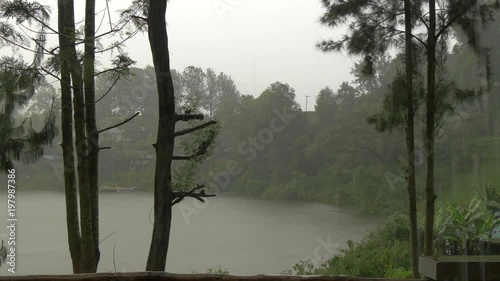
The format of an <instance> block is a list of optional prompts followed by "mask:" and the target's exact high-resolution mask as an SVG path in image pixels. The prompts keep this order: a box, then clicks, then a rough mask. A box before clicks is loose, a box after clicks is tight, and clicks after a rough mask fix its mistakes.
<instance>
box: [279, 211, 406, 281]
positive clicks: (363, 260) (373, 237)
mask: <svg viewBox="0 0 500 281" xmlns="http://www.w3.org/2000/svg"><path fill="white" fill-rule="evenodd" d="M406 221H407V219H406V217H404V216H394V217H391V218H390V219H389V220H388V221H387V222H385V223H384V224H382V225H380V226H379V227H378V228H377V229H376V230H374V231H372V232H370V233H369V234H368V236H367V237H365V238H364V239H363V240H362V241H361V242H360V243H354V242H352V241H348V248H347V249H341V250H340V253H339V254H338V255H336V256H334V257H333V258H332V259H330V260H328V261H326V262H324V263H323V264H321V265H319V266H318V267H315V266H314V264H313V263H312V262H311V261H310V260H306V261H301V262H299V263H297V264H295V265H294V266H293V267H292V269H290V270H288V271H285V272H282V274H285V275H292V274H293V275H349V276H359V277H379V278H384V277H392V278H407V277H411V255H410V245H409V241H408V224H407V222H406Z"/></svg>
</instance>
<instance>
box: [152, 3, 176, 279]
mask: <svg viewBox="0 0 500 281" xmlns="http://www.w3.org/2000/svg"><path fill="white" fill-rule="evenodd" d="M166 10H167V0H155V1H150V4H149V11H148V35H149V43H150V46H151V53H152V55H153V65H154V67H155V71H156V84H157V87H158V105H159V122H158V134H157V139H156V145H154V147H155V150H156V167H155V179H154V227H153V234H152V239H151V246H150V249H149V256H148V261H147V265H146V270H147V271H165V266H166V260H167V252H168V246H169V240H170V227H171V220H172V207H171V204H172V199H173V198H172V196H173V194H172V172H171V167H172V156H173V151H174V130H175V122H176V116H175V99H174V85H173V81H172V75H171V72H170V57H169V50H168V35H167V28H166V23H165V13H166Z"/></svg>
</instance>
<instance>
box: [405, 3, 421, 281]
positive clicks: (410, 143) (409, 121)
mask: <svg viewBox="0 0 500 281" xmlns="http://www.w3.org/2000/svg"><path fill="white" fill-rule="evenodd" d="M404 6H405V39H406V150H407V153H408V155H407V161H408V162H407V165H408V167H407V175H406V183H407V188H408V217H409V220H410V246H411V261H412V273H413V278H415V279H417V278H418V277H419V274H418V256H419V254H418V249H419V248H418V236H417V192H416V179H415V129H414V114H415V113H414V109H413V45H412V37H411V33H412V25H413V22H412V14H411V12H412V11H411V2H410V0H404Z"/></svg>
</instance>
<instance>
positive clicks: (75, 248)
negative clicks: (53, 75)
mask: <svg viewBox="0 0 500 281" xmlns="http://www.w3.org/2000/svg"><path fill="white" fill-rule="evenodd" d="M67 2H68V1H67V0H59V1H58V3H57V9H58V28H59V45H60V46H61V49H60V53H59V58H60V64H61V121H62V122H61V131H62V144H61V146H62V149H63V159H64V189H65V192H64V193H65V199H66V227H67V230H68V244H69V251H70V255H71V261H72V264H73V273H80V272H81V271H82V268H81V246H80V239H81V238H80V226H79V219H78V199H77V188H76V175H75V163H74V149H73V116H72V114H73V106H72V104H71V73H70V65H69V60H68V58H69V52H70V50H69V45H68V41H69V40H68V38H69V36H70V34H71V33H72V32H73V31H72V30H71V29H70V27H69V26H67V22H68V20H67V19H66V17H67V15H68V12H67Z"/></svg>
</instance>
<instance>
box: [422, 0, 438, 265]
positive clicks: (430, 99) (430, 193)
mask: <svg viewBox="0 0 500 281" xmlns="http://www.w3.org/2000/svg"><path fill="white" fill-rule="evenodd" d="M426 107H427V112H426V130H425V150H426V151H425V152H426V155H425V157H426V164H427V165H426V166H427V167H426V168H427V171H426V182H425V199H426V203H425V237H424V255H426V256H431V255H432V254H433V246H432V244H433V240H434V213H435V207H434V203H435V201H436V194H435V190H434V135H435V114H436V1H435V0H429V32H428V38H427V97H426Z"/></svg>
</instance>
